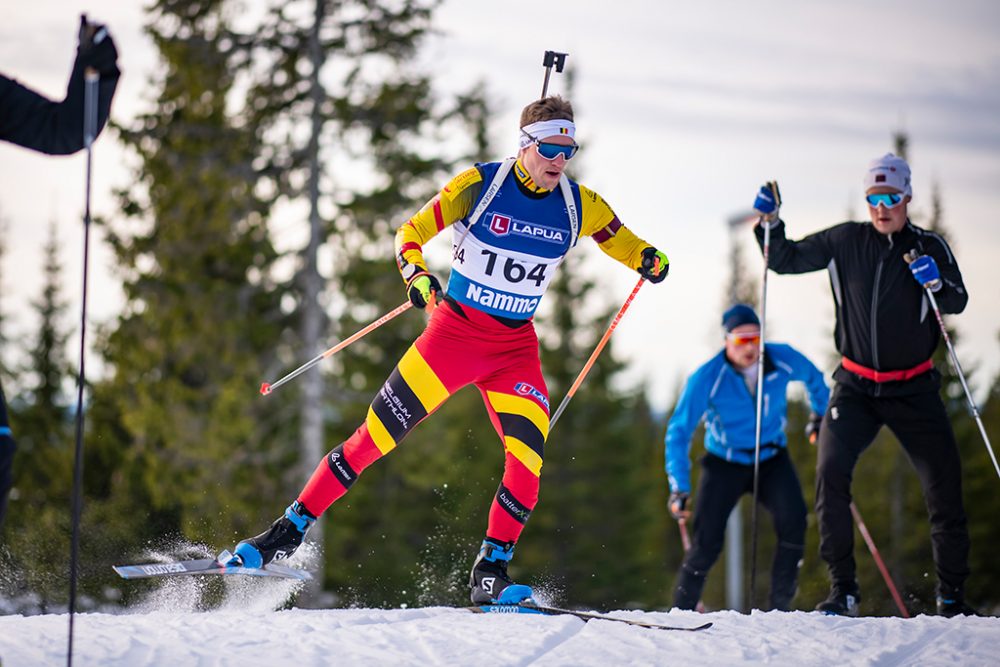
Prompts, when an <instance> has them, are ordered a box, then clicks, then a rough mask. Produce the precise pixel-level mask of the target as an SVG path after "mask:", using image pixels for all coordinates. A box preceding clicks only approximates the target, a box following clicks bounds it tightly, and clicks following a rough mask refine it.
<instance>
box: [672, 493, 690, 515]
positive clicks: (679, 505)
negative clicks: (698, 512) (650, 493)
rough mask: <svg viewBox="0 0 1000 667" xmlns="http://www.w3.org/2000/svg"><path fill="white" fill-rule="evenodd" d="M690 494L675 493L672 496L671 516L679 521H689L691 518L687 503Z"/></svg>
mask: <svg viewBox="0 0 1000 667" xmlns="http://www.w3.org/2000/svg"><path fill="white" fill-rule="evenodd" d="M689 497H690V494H688V493H687V492H685V491H674V492H673V493H671V494H670V504H669V507H670V516H672V517H674V518H675V519H677V520H678V521H680V520H681V519H687V518H688V517H689V516H691V512H688V511H687V509H686V508H687V502H688V498H689Z"/></svg>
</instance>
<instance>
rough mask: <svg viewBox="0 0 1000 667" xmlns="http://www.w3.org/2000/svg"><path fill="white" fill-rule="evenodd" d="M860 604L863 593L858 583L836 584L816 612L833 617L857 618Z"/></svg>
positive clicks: (817, 606)
mask: <svg viewBox="0 0 1000 667" xmlns="http://www.w3.org/2000/svg"><path fill="white" fill-rule="evenodd" d="M860 604H861V593H859V592H858V584H857V583H850V584H834V585H833V588H831V589H830V595H829V597H827V598H826V599H825V600H823V601H822V602H820V603H819V604H818V605H816V611H821V612H823V613H824V614H829V615H831V616H857V615H858V605H860Z"/></svg>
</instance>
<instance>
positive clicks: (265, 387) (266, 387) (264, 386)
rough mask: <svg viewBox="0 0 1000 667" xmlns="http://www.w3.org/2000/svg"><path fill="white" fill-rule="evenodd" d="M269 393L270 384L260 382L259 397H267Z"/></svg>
mask: <svg viewBox="0 0 1000 667" xmlns="http://www.w3.org/2000/svg"><path fill="white" fill-rule="evenodd" d="M270 393H271V383H270V382H262V383H261V385H260V395H261V396H267V395H268V394H270Z"/></svg>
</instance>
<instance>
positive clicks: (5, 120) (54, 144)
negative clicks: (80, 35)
mask: <svg viewBox="0 0 1000 667" xmlns="http://www.w3.org/2000/svg"><path fill="white" fill-rule="evenodd" d="M117 57H118V54H117V51H115V50H114V44H113V42H112V41H111V38H110V37H108V38H107V39H106V40H105V41H104V42H102V43H101V44H100V45H98V46H96V47H92V48H91V49H89V50H87V51H83V52H82V53H79V54H78V55H77V58H76V62H74V64H73V72H72V73H71V74H70V79H69V84H68V85H67V87H66V99H65V100H63V101H62V102H53V101H52V100H49V99H48V98H46V97H44V96H43V95H40V94H38V93H36V92H35V91H33V90H31V89H30V88H26V87H25V86H23V85H21V84H20V83H18V82H17V81H15V80H13V79H9V78H7V77H6V76H4V75H2V74H0V139H2V140H4V141H9V142H11V143H13V144H17V145H18V146H24V147H25V148H30V149H32V150H36V151H39V152H42V153H46V154H48V155H69V154H71V153H75V152H77V151H78V150H80V149H82V148H83V98H84V69H85V68H86V67H87V66H88V65H90V66H95V68H96V69H97V70H98V72H99V73H100V76H101V78H100V81H99V82H98V84H97V133H98V134H100V133H101V129H102V128H103V127H104V124H105V123H106V122H107V120H108V114H109V113H110V112H111V99H112V98H113V97H114V94H115V88H116V87H117V86H118V79H119V77H120V76H121V72H120V71H119V69H118V66H117V65H116V64H115V59H116V58H117ZM95 58H96V59H97V62H94V61H95Z"/></svg>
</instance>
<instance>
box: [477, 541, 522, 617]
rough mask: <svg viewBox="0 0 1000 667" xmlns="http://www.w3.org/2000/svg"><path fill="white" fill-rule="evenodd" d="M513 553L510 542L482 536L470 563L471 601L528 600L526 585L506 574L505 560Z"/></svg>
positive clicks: (480, 602)
mask: <svg viewBox="0 0 1000 667" xmlns="http://www.w3.org/2000/svg"><path fill="white" fill-rule="evenodd" d="M513 555H514V543H513V542H507V543H506V544H504V543H501V542H496V541H494V540H491V539H490V538H488V537H487V538H486V539H485V540H483V546H482V547H480V548H479V556H478V557H477V558H476V562H475V563H474V564H473V565H472V574H471V575H470V576H469V588H470V589H472V603H473V604H475V605H490V604H512V605H513V604H518V603H520V602H524V601H525V600H530V599H531V596H532V591H531V587H530V586H525V585H523V584H515V583H514V582H513V581H512V580H511V578H510V577H509V576H507V563H509V562H510V559H511V557H512V556H513Z"/></svg>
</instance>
